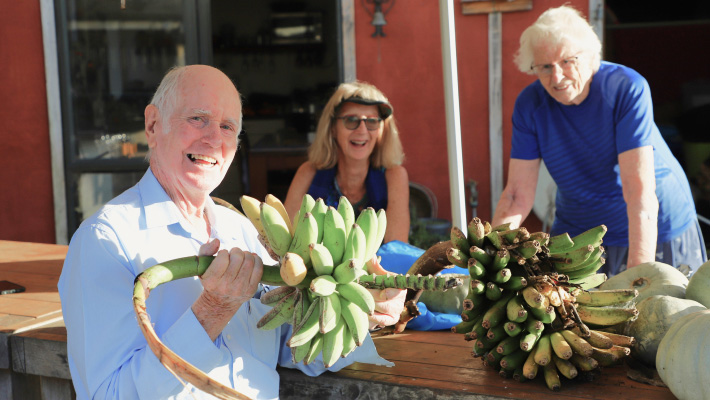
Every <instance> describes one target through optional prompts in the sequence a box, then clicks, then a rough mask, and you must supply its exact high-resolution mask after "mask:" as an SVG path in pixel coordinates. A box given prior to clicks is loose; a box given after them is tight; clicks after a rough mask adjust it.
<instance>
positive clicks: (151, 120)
mask: <svg viewBox="0 0 710 400" xmlns="http://www.w3.org/2000/svg"><path fill="white" fill-rule="evenodd" d="M144 115H145V136H146V138H147V139H148V147H149V148H151V149H152V148H153V147H154V146H155V141H156V139H155V135H157V134H159V133H160V132H158V130H159V129H160V128H159V126H158V122H159V120H160V110H158V107H156V106H154V105H153V104H148V107H146V108H145V113H144Z"/></svg>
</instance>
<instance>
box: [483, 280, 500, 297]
mask: <svg viewBox="0 0 710 400" xmlns="http://www.w3.org/2000/svg"><path fill="white" fill-rule="evenodd" d="M502 296H503V289H501V288H500V286H498V284H497V283H495V282H488V283H486V298H487V299H488V300H491V301H497V300H498V299H500V298H501V297H502Z"/></svg>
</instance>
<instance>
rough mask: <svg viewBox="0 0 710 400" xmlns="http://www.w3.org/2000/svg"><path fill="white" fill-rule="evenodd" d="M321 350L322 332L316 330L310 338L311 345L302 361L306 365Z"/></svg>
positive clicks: (314, 358)
mask: <svg viewBox="0 0 710 400" xmlns="http://www.w3.org/2000/svg"><path fill="white" fill-rule="evenodd" d="M322 350H323V334H322V333H320V332H318V333H317V334H316V335H315V336H313V339H312V340H311V347H310V349H309V350H308V354H307V355H306V358H305V360H304V361H303V362H304V363H305V364H306V365H307V364H310V363H312V362H313V361H315V360H316V357H318V354H320V353H321V351H322Z"/></svg>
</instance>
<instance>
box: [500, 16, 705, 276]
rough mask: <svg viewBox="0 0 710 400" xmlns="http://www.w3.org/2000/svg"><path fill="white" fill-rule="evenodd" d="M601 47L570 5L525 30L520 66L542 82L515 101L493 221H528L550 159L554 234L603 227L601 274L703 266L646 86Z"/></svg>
mask: <svg viewBox="0 0 710 400" xmlns="http://www.w3.org/2000/svg"><path fill="white" fill-rule="evenodd" d="M601 48H602V46H601V43H600V41H599V39H598V37H597V36H596V34H595V33H594V31H593V29H592V27H591V26H590V25H589V23H588V22H587V21H586V20H585V19H584V18H583V17H582V16H581V15H580V13H579V12H578V11H577V10H575V9H573V8H571V7H569V6H562V7H558V8H552V9H549V10H547V11H545V12H544V13H543V14H542V15H541V16H540V17H539V18H538V19H537V21H535V23H533V24H532V25H531V26H530V27H528V28H527V29H526V30H525V31H524V32H523V34H522V36H521V38H520V48H519V50H518V53H517V54H516V58H515V62H516V64H517V66H518V68H519V69H520V70H521V71H522V72H525V73H529V74H533V75H535V76H537V78H538V79H537V80H536V81H535V82H534V83H532V84H530V85H529V86H528V87H526V88H525V89H524V90H523V91H522V92H521V93H520V95H519V96H518V98H517V100H516V103H515V109H514V112H513V140H512V149H511V159H510V166H509V175H508V182H507V184H506V187H505V190H504V191H503V194H502V196H501V199H500V201H499V202H498V205H497V207H496V212H495V215H494V217H493V224H500V223H503V222H513V223H514V224H518V225H519V224H520V223H521V222H522V220H524V219H525V218H526V217H527V215H528V214H529V213H530V210H531V208H532V205H533V202H534V198H535V187H536V185H537V177H538V169H539V166H540V160H544V162H545V165H546V167H547V169H548V170H549V171H550V175H551V176H552V178H553V179H554V181H555V183H556V184H557V188H558V190H557V198H556V202H555V203H556V204H555V205H556V215H555V221H554V223H553V226H552V229H551V234H553V235H554V234H559V233H563V232H569V233H570V235H575V234H578V233H581V232H583V231H585V230H586V229H589V228H591V227H594V226H597V225H599V224H605V225H606V226H607V228H608V232H607V234H606V235H605V236H604V245H605V248H606V252H607V262H606V265H605V266H604V268H603V269H602V272H606V273H607V274H608V275H614V274H616V273H618V272H620V271H622V270H623V269H625V268H627V267H633V266H636V265H638V264H640V263H644V262H650V261H654V260H658V261H661V262H664V263H667V264H671V265H673V266H676V267H678V266H679V265H680V264H686V265H689V266H690V267H691V268H698V267H699V266H700V265H701V264H702V263H703V262H704V261H705V260H706V259H707V255H706V251H705V246H704V242H703V239H702V233H701V232H700V227H699V224H698V220H697V215H696V212H695V205H694V202H693V197H692V195H691V192H690V185H689V183H688V179H687V177H686V176H685V173H684V172H683V169H682V168H681V166H680V164H679V163H678V161H677V160H676V159H675V157H674V156H673V155H672V154H671V152H670V149H669V148H668V145H667V144H666V143H665V141H664V140H663V138H662V136H661V134H660V132H659V130H658V127H657V126H656V124H655V123H654V120H653V105H652V102H651V93H650V89H649V86H648V83H647V82H646V80H645V79H644V78H643V77H642V76H641V75H639V74H638V73H637V72H636V71H634V70H632V69H630V68H628V67H625V66H623V65H619V64H613V63H609V62H605V61H601Z"/></svg>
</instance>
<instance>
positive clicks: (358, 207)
mask: <svg viewBox="0 0 710 400" xmlns="http://www.w3.org/2000/svg"><path fill="white" fill-rule="evenodd" d="M336 172H337V169H336V168H331V169H319V170H317V171H316V174H315V176H313V180H312V181H311V186H310V187H309V188H308V194H310V195H311V196H312V197H313V198H314V199H317V198H319V197H320V198H322V199H323V201H324V202H325V204H326V205H327V206H333V207H338V203H339V202H340V197H341V196H342V195H343V194H342V193H341V192H340V188H338V183H337V182H336V180H335V174H336ZM365 188H366V189H367V192H366V193H365V197H364V198H363V200H361V201H360V202H358V203H357V204H353V208H354V209H355V215H358V214H359V213H360V211H362V210H364V209H365V208H367V207H372V208H374V209H375V210H379V209H382V208H384V209H387V179H386V178H385V169H384V168H373V167H370V170H369V171H368V172H367V177H366V178H365Z"/></svg>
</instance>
